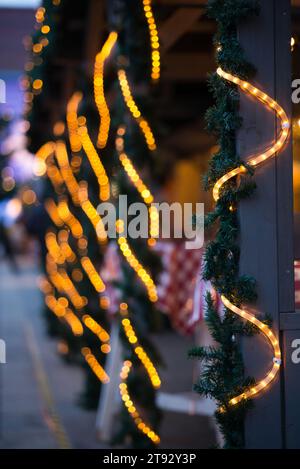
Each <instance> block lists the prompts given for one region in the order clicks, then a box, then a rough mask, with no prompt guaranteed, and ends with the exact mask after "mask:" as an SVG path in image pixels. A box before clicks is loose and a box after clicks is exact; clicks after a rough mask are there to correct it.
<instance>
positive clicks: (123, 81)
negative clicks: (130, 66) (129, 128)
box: [118, 69, 156, 151]
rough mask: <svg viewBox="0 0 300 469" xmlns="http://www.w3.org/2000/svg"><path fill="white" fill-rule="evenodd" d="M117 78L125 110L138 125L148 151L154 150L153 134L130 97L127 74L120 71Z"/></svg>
mask: <svg viewBox="0 0 300 469" xmlns="http://www.w3.org/2000/svg"><path fill="white" fill-rule="evenodd" d="M118 78H119V83H120V88H121V91H122V95H123V98H124V101H125V104H126V106H127V108H128V109H129V111H130V113H131V115H132V116H133V117H134V119H135V120H136V122H137V123H138V125H139V128H140V129H141V132H142V133H143V135H144V138H145V141H146V144H147V147H148V149H149V150H151V151H154V150H156V142H155V138H154V135H153V132H152V130H151V127H150V125H149V123H148V121H147V120H146V119H145V118H144V117H143V116H142V114H141V111H140V110H139V108H138V106H137V104H136V102H135V100H134V98H133V96H132V92H131V89H130V86H129V82H128V78H127V74H126V72H125V70H123V69H120V70H119V71H118Z"/></svg>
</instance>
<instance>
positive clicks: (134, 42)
mask: <svg viewBox="0 0 300 469" xmlns="http://www.w3.org/2000/svg"><path fill="white" fill-rule="evenodd" d="M112 26H113V29H115V30H117V31H118V35H119V38H118V46H117V47H118V57H119V59H118V62H120V60H121V62H122V68H125V69H126V73H127V76H128V79H129V82H130V83H131V84H132V89H133V90H134V91H135V94H134V98H135V99H136V102H137V104H138V106H139V107H140V109H142V112H143V114H144V113H146V115H147V118H149V113H148V109H149V108H150V107H151V98H150V96H151V89H150V86H151V84H150V57H151V51H150V46H149V32H148V29H147V24H146V21H145V18H144V14H143V5H142V2H141V1H140V0H132V1H131V2H127V1H126V0H114V24H113V25H112ZM117 65H119V63H118V64H117ZM118 88H119V85H118ZM139 89H142V90H143V91H142V92H141V93H137V90H139ZM145 90H147V91H146V92H145ZM124 124H126V134H125V137H124V145H125V152H126V153H127V154H128V156H129V157H130V159H131V160H132V162H133V164H134V166H135V167H136V168H137V170H138V171H139V172H140V173H142V174H143V179H144V178H147V176H148V177H149V176H150V175H151V172H152V171H153V170H154V168H155V165H154V164H153V156H152V154H151V152H150V151H149V150H148V148H147V146H146V144H145V141H144V138H143V137H142V136H141V133H140V129H139V128H138V126H137V124H136V123H135V122H134V120H133V119H132V118H131V116H130V114H129V111H128V109H127V107H126V105H125V103H124V100H123V98H122V96H121V92H120V91H119V96H118V98H117V100H116V103H115V107H114V109H113V125H114V128H115V131H116V130H117V128H118V126H120V125H124ZM149 179H151V178H150V177H149ZM115 181H116V183H117V186H118V192H119V194H126V195H127V198H128V199H127V201H128V205H129V204H132V203H134V202H141V201H142V199H141V196H140V195H139V193H138V191H137V190H136V188H135V187H134V186H133V185H132V182H131V181H130V180H129V179H128V176H127V175H126V174H125V173H124V170H123V168H122V166H121V165H120V163H119V162H118V170H117V176H116V178H115ZM145 182H146V183H147V185H149V181H148V180H147V179H146V181H145ZM127 241H128V243H129V245H130V247H131V249H132V250H133V252H134V253H135V254H136V256H137V258H138V259H139V261H140V262H141V263H142V265H143V266H144V267H145V269H146V270H147V271H148V272H149V273H150V274H151V276H152V278H154V280H155V279H156V278H157V275H158V273H159V271H160V260H159V258H158V256H157V255H156V254H155V253H153V252H152V251H151V250H150V248H149V246H148V244H147V240H144V239H131V238H128V239H127ZM120 256H121V268H122V280H121V281H120V282H119V283H118V285H117V286H118V287H119V289H120V291H121V296H122V301H124V302H126V303H127V304H128V313H129V318H130V320H131V322H132V325H133V327H134V330H135V331H136V335H137V337H138V340H139V343H140V344H141V346H142V347H143V348H144V350H145V351H146V353H147V354H148V356H149V357H150V358H151V360H152V362H153V363H154V365H155V366H156V367H157V366H158V365H160V364H161V359H160V357H159V354H158V352H157V351H156V349H155V347H154V346H153V344H152V343H151V341H150V340H149V338H148V337H149V334H150V333H151V332H153V331H154V330H155V329H156V326H157V323H158V322H159V320H160V319H159V313H158V312H157V311H156V309H155V305H154V304H153V303H152V302H151V301H150V299H149V298H148V295H147V291H146V290H145V287H144V285H143V284H142V283H139V281H137V276H136V273H135V272H134V271H133V270H132V268H131V267H130V266H129V265H128V264H127V261H126V260H125V259H124V258H123V257H122V255H121V254H120ZM121 319H122V317H121V318H120V320H121ZM121 329H122V328H121ZM121 340H122V345H123V358H124V359H126V360H130V361H131V362H132V363H133V367H132V370H131V372H130V374H129V377H128V380H127V385H128V389H129V393H130V396H131V397H132V400H133V402H134V404H135V405H136V404H137V407H138V408H139V409H142V411H141V414H142V416H143V418H144V420H145V422H146V423H147V424H148V425H149V426H150V427H151V428H152V429H153V430H154V431H155V432H157V431H158V427H159V423H160V420H161V411H160V410H159V409H158V407H157V405H156V392H155V389H154V388H153V386H152V384H151V382H150V380H149V376H148V374H147V372H146V370H145V368H144V366H143V365H141V362H140V360H139V359H138V358H137V356H136V354H135V353H134V350H133V347H132V346H131V345H130V344H129V343H128V339H127V338H126V336H125V334H124V332H123V330H121ZM114 443H118V444H122V443H123V444H124V443H125V444H127V445H128V446H131V447H134V448H149V447H153V443H152V442H151V440H150V439H149V438H148V437H147V436H146V435H144V434H143V433H142V432H141V431H140V430H139V429H138V428H137V426H136V424H135V423H134V421H133V419H132V417H131V416H130V415H129V413H128V411H127V409H126V408H125V407H124V406H122V409H121V413H120V420H119V424H118V429H117V432H116V435H115V438H114Z"/></svg>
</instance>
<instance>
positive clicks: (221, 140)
mask: <svg viewBox="0 0 300 469" xmlns="http://www.w3.org/2000/svg"><path fill="white" fill-rule="evenodd" d="M258 12H259V8H258V3H257V2H256V1H253V0H209V1H208V6H207V14H208V16H209V17H210V18H213V19H215V20H216V21H217V24H218V32H217V34H216V36H215V46H216V49H217V57H216V60H217V65H218V66H219V67H221V68H222V69H223V70H226V72H228V73H231V74H232V75H235V76H238V77H239V78H241V79H243V80H246V79H249V78H250V77H252V76H253V75H254V72H255V70H254V68H253V67H252V66H251V64H249V63H248V62H247V61H246V59H245V57H244V53H243V50H242V48H241V46H240V44H239V41H238V38H237V25H238V23H239V22H240V21H242V20H244V19H246V18H247V17H249V16H251V15H255V14H258ZM209 86H210V89H211V91H212V93H213V97H214V99H215V101H216V104H215V105H214V106H213V107H212V108H210V109H209V110H208V112H207V128H208V130H209V131H210V132H212V133H213V134H214V135H216V137H217V142H218V146H219V150H218V151H217V153H216V154H215V155H214V156H213V158H212V160H211V162H210V168H209V171H208V174H207V175H206V180H205V185H206V189H207V190H208V189H211V188H212V187H213V186H214V185H215V183H216V182H217V181H218V180H219V179H220V178H221V177H222V176H224V175H225V174H226V173H228V171H230V170H232V169H234V168H236V167H238V166H239V165H244V166H245V167H246V169H247V170H248V173H249V174H250V175H251V174H253V171H252V170H251V168H249V167H247V165H246V164H245V162H243V161H241V160H240V158H239V155H238V154H237V151H236V132H237V131H238V129H239V128H240V127H241V124H242V121H241V117H240V116H239V111H238V107H239V92H238V90H237V87H236V86H235V84H232V83H229V82H227V81H224V80H223V79H222V78H221V77H220V76H219V75H218V74H213V75H212V76H211V77H210V80H209ZM239 182H240V181H237V179H236V178H234V179H231V181H229V182H228V183H227V184H226V186H224V188H222V193H221V196H220V198H219V199H218V201H217V203H216V207H215V210H214V211H213V212H212V213H210V214H208V216H207V218H206V226H211V225H212V224H214V223H216V222H218V230H217V234H216V237H215V239H214V240H213V241H211V242H210V243H209V244H208V246H207V248H206V252H205V267H204V273H203V278H204V279H205V280H209V281H211V282H212V284H213V286H214V288H215V289H216V291H217V292H218V293H219V294H221V295H224V296H225V297H226V298H228V299H229V300H230V301H231V302H232V303H233V304H234V305H237V306H240V305H241V304H245V303H251V302H253V301H254V300H255V299H256V288H255V280H254V279H253V278H250V277H248V276H244V275H243V276H240V275H239V255H240V250H239V246H238V243H237V239H238V235H239V223H238V213H237V205H238V202H239V201H240V200H242V199H243V198H245V197H248V196H250V195H251V194H252V192H253V190H254V189H255V184H254V183H253V181H249V179H248V180H247V179H244V180H243V181H242V182H240V183H239ZM206 321H207V324H208V327H209V330H210V332H211V334H212V337H213V339H214V340H215V342H216V346H212V347H199V348H195V349H194V350H191V351H190V354H189V355H190V357H195V358H198V359H200V360H201V361H203V372H202V373H201V377H200V379H199V381H198V383H197V384H196V385H195V390H196V391H197V392H198V393H199V394H201V395H204V396H209V397H211V398H213V399H214V400H215V401H216V403H217V405H218V410H217V411H216V419H217V422H218V424H219V426H220V428H221V431H222V433H223V435H224V439H225V448H242V447H243V446H244V419H245V415H246V412H247V410H248V409H249V408H250V406H251V404H252V401H250V400H248V399H243V400H241V401H240V402H239V403H238V404H237V405H235V406H230V405H229V401H230V399H232V398H233V397H234V396H236V395H237V394H240V393H242V392H244V391H245V390H246V389H249V387H250V386H251V385H253V382H254V380H253V379H252V378H249V377H248V378H247V377H245V376H244V364H243V357H242V353H241V348H240V344H239V338H240V337H242V336H247V335H252V334H254V333H255V332H256V328H255V327H254V326H253V325H249V323H244V322H242V321H241V320H240V319H239V318H237V316H236V315H235V314H233V313H232V311H230V309H228V308H226V309H225V315H224V317H223V318H220V316H219V314H218V312H217V310H216V306H215V304H214V301H213V299H212V296H211V295H210V294H208V295H207V312H206Z"/></svg>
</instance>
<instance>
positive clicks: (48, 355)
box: [0, 259, 216, 449]
mask: <svg viewBox="0 0 300 469" xmlns="http://www.w3.org/2000/svg"><path fill="white" fill-rule="evenodd" d="M19 263H20V272H19V273H18V274H15V273H13V272H12V271H11V270H10V268H9V266H8V265H7V263H6V262H4V261H1V263H0V339H4V340H5V342H6V364H1V365H0V393H1V394H0V448H7V449H17V448H18V449H19V448H33V449H40V448H48V449H51V448H53V449H55V448H66V449H67V448H108V445H107V444H104V443H101V442H100V441H99V440H98V439H97V434H96V429H95V420H96V412H94V411H86V410H84V409H82V408H80V407H79V406H78V405H77V401H78V397H79V394H80V392H81V390H82V387H83V373H82V370H81V369H80V368H79V367H77V366H75V365H68V364H66V363H64V362H63V361H62V360H61V358H60V357H59V355H58V353H57V343H56V341H55V340H53V339H50V338H49V336H48V335H47V334H46V328H45V323H44V320H43V317H42V314H41V311H42V301H43V298H42V296H41V294H40V292H39V290H38V288H37V278H38V275H39V272H38V269H37V268H36V266H35V265H34V264H33V262H32V260H30V259H20V260H19ZM158 345H159V347H160V352H161V353H162V355H163V357H164V359H165V362H166V364H167V368H166V369H165V370H164V371H163V372H162V377H163V383H164V384H163V389H162V391H163V392H165V393H175V394H176V393H190V394H192V381H193V375H194V374H195V373H194V365H193V363H192V362H191V361H189V360H187V358H186V353H187V350H188V349H189V348H190V346H191V345H192V343H191V341H190V340H188V339H184V338H182V337H180V336H178V335H177V334H174V333H172V332H166V334H165V335H164V336H160V337H159V340H158ZM161 437H162V443H161V447H162V448H200V449H201V448H210V447H212V446H213V445H215V443H216V437H215V429H214V426H213V423H212V419H211V417H209V416H206V415H195V414H194V413H193V412H192V411H191V412H182V411H180V409H176V408H175V409H172V410H165V411H164V420H163V424H162V428H161Z"/></svg>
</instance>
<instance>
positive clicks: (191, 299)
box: [101, 241, 300, 334]
mask: <svg viewBox="0 0 300 469" xmlns="http://www.w3.org/2000/svg"><path fill="white" fill-rule="evenodd" d="M155 251H156V252H157V253H158V254H159V256H160V258H161V261H162V267H163V269H162V273H161V275H160V278H159V281H158V285H157V292H158V303H157V306H158V307H159V308H160V309H161V311H162V312H164V313H165V314H168V316H169V317H170V320H171V323H172V325H173V327H174V329H176V330H177V331H178V332H180V333H183V334H190V333H192V332H193V331H194V329H195V326H196V325H197V324H198V323H199V322H200V321H201V320H202V319H203V318H204V313H205V307H206V305H205V296H206V293H207V292H208V291H210V292H211V294H212V295H213V298H214V299H215V302H216V306H217V308H218V311H219V313H220V315H221V314H222V310H223V306H222V303H221V300H220V297H219V296H218V295H217V294H216V292H215V291H214V290H213V288H212V286H211V284H210V282H205V281H204V280H202V276H201V268H202V262H203V259H202V258H203V253H204V249H199V250H198V249H197V250H196V249H195V250H187V249H186V248H185V243H184V241H178V242H175V241H166V242H163V241H159V242H158V243H157V244H156V246H155ZM119 256H120V254H119V252H118V246H117V244H116V243H110V245H109V247H108V249H107V253H106V255H105V263H104V268H103V269H102V271H101V275H102V278H103V280H104V282H105V284H106V290H105V293H104V294H105V296H107V297H108V298H109V311H110V312H111V313H112V314H114V313H116V312H117V311H118V309H119V303H120V294H119V292H118V289H117V288H115V286H114V285H113V282H114V281H118V280H119V279H120V276H121V268H120V257H119ZM295 299H296V309H300V261H295Z"/></svg>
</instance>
